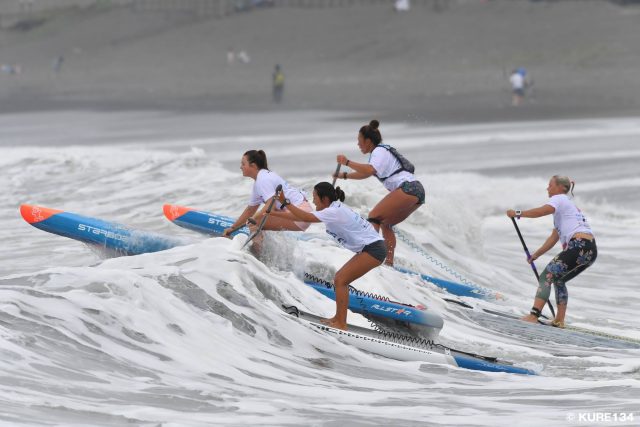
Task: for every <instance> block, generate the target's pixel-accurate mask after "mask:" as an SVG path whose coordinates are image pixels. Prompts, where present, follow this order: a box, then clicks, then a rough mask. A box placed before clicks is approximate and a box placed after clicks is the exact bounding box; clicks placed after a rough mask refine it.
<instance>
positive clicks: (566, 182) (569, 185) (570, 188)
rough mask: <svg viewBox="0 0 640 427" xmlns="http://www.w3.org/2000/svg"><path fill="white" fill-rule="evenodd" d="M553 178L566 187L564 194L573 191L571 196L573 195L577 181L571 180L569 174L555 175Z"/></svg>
mask: <svg viewBox="0 0 640 427" xmlns="http://www.w3.org/2000/svg"><path fill="white" fill-rule="evenodd" d="M552 178H553V179H554V180H555V181H556V184H557V185H561V186H562V187H563V188H564V194H567V193H568V192H569V191H571V196H573V189H574V188H575V186H576V183H575V181H571V179H569V177H568V176H564V175H553V176H552Z"/></svg>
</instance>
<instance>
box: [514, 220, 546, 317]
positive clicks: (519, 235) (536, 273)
mask: <svg viewBox="0 0 640 427" xmlns="http://www.w3.org/2000/svg"><path fill="white" fill-rule="evenodd" d="M511 221H513V226H514V227H515V228H516V232H517V233H518V237H519V238H520V243H522V248H523V249H524V253H525V254H526V255H527V260H528V259H529V258H531V254H530V253H529V249H528V248H527V244H526V243H525V242H524V239H523V238H522V233H520V228H518V224H516V219H515V218H511ZM531 269H532V270H533V274H535V275H536V279H537V280H538V281H539V280H540V275H539V274H538V270H537V269H536V266H535V264H534V263H533V261H532V262H531ZM547 305H548V306H549V310H551V314H552V315H553V317H556V311H555V310H554V309H553V305H552V304H551V301H549V300H547Z"/></svg>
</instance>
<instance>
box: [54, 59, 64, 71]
mask: <svg viewBox="0 0 640 427" xmlns="http://www.w3.org/2000/svg"><path fill="white" fill-rule="evenodd" d="M63 62H64V56H62V55H58V56H56V57H55V59H54V60H53V64H52V68H53V71H54V72H55V73H56V74H59V73H60V70H61V69H62V63H63Z"/></svg>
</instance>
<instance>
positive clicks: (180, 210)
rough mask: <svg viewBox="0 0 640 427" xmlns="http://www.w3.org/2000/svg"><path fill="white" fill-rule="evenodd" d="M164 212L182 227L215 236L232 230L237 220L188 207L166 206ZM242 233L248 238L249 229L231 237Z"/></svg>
mask: <svg viewBox="0 0 640 427" xmlns="http://www.w3.org/2000/svg"><path fill="white" fill-rule="evenodd" d="M162 210H163V211H164V216H166V217H167V219H168V220H169V221H171V222H173V223H174V224H176V225H179V226H180V227H184V228H188V229H189V230H193V231H198V232H200V233H204V234H210V235H215V236H221V235H222V233H223V232H224V230H226V229H227V228H230V227H231V226H232V225H233V223H234V222H235V219H233V218H230V217H228V216H224V215H218V214H214V213H210V212H205V211H199V210H196V209H193V208H188V207H186V206H178V205H164V206H163V207H162ZM240 233H241V234H246V235H247V236H248V235H249V228H248V227H243V228H241V229H240V230H238V231H236V232H235V233H233V234H231V236H235V235H236V234H240Z"/></svg>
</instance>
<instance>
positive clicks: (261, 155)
mask: <svg viewBox="0 0 640 427" xmlns="http://www.w3.org/2000/svg"><path fill="white" fill-rule="evenodd" d="M244 155H245V156H246V157H247V161H248V162H249V163H255V165H256V166H257V167H258V169H259V170H260V169H266V170H269V167H268V166H267V155H266V154H265V152H264V151H262V150H249V151H247V152H246V153H244Z"/></svg>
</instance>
